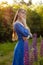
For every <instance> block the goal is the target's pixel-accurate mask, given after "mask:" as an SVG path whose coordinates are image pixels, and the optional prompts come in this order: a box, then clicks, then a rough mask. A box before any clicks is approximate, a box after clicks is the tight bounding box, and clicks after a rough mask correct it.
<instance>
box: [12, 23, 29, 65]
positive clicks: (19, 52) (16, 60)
mask: <svg viewBox="0 0 43 65" xmlns="http://www.w3.org/2000/svg"><path fill="white" fill-rule="evenodd" d="M14 29H15V31H16V33H17V35H18V42H17V44H16V46H15V48H14V56H13V64H12V65H29V61H28V59H26V58H27V56H28V53H29V52H28V53H27V54H26V51H28V41H24V40H23V36H24V37H28V35H30V33H29V30H28V29H26V28H25V27H24V26H22V25H21V24H20V23H16V24H15V25H14Z"/></svg>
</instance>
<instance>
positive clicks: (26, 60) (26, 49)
mask: <svg viewBox="0 0 43 65" xmlns="http://www.w3.org/2000/svg"><path fill="white" fill-rule="evenodd" d="M24 65H29V46H28V40H26V41H24Z"/></svg>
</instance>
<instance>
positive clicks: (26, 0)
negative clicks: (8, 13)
mask: <svg viewBox="0 0 43 65" xmlns="http://www.w3.org/2000/svg"><path fill="white" fill-rule="evenodd" d="M2 1H7V2H8V4H13V0H0V3H1V2H2ZM19 1H20V0H17V2H19ZM24 1H25V2H26V3H28V0H24ZM40 1H42V3H43V0H32V3H33V4H36V3H37V4H38V3H39V2H40Z"/></svg>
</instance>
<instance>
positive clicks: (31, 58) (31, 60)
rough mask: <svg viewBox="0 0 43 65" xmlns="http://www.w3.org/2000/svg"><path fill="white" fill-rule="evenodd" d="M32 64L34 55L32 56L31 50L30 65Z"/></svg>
mask: <svg viewBox="0 0 43 65" xmlns="http://www.w3.org/2000/svg"><path fill="white" fill-rule="evenodd" d="M33 63H34V54H33V49H31V52H30V65H33Z"/></svg>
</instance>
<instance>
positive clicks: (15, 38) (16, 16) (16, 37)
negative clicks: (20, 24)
mask: <svg viewBox="0 0 43 65" xmlns="http://www.w3.org/2000/svg"><path fill="white" fill-rule="evenodd" d="M22 10H24V9H22V8H20V9H18V10H17V12H16V14H15V16H14V20H13V24H14V23H15V22H16V20H17V19H18V13H19V12H20V11H22ZM24 11H26V10H24ZM16 40H18V36H17V33H16V31H15V30H14V27H13V34H12V41H16Z"/></svg>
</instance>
